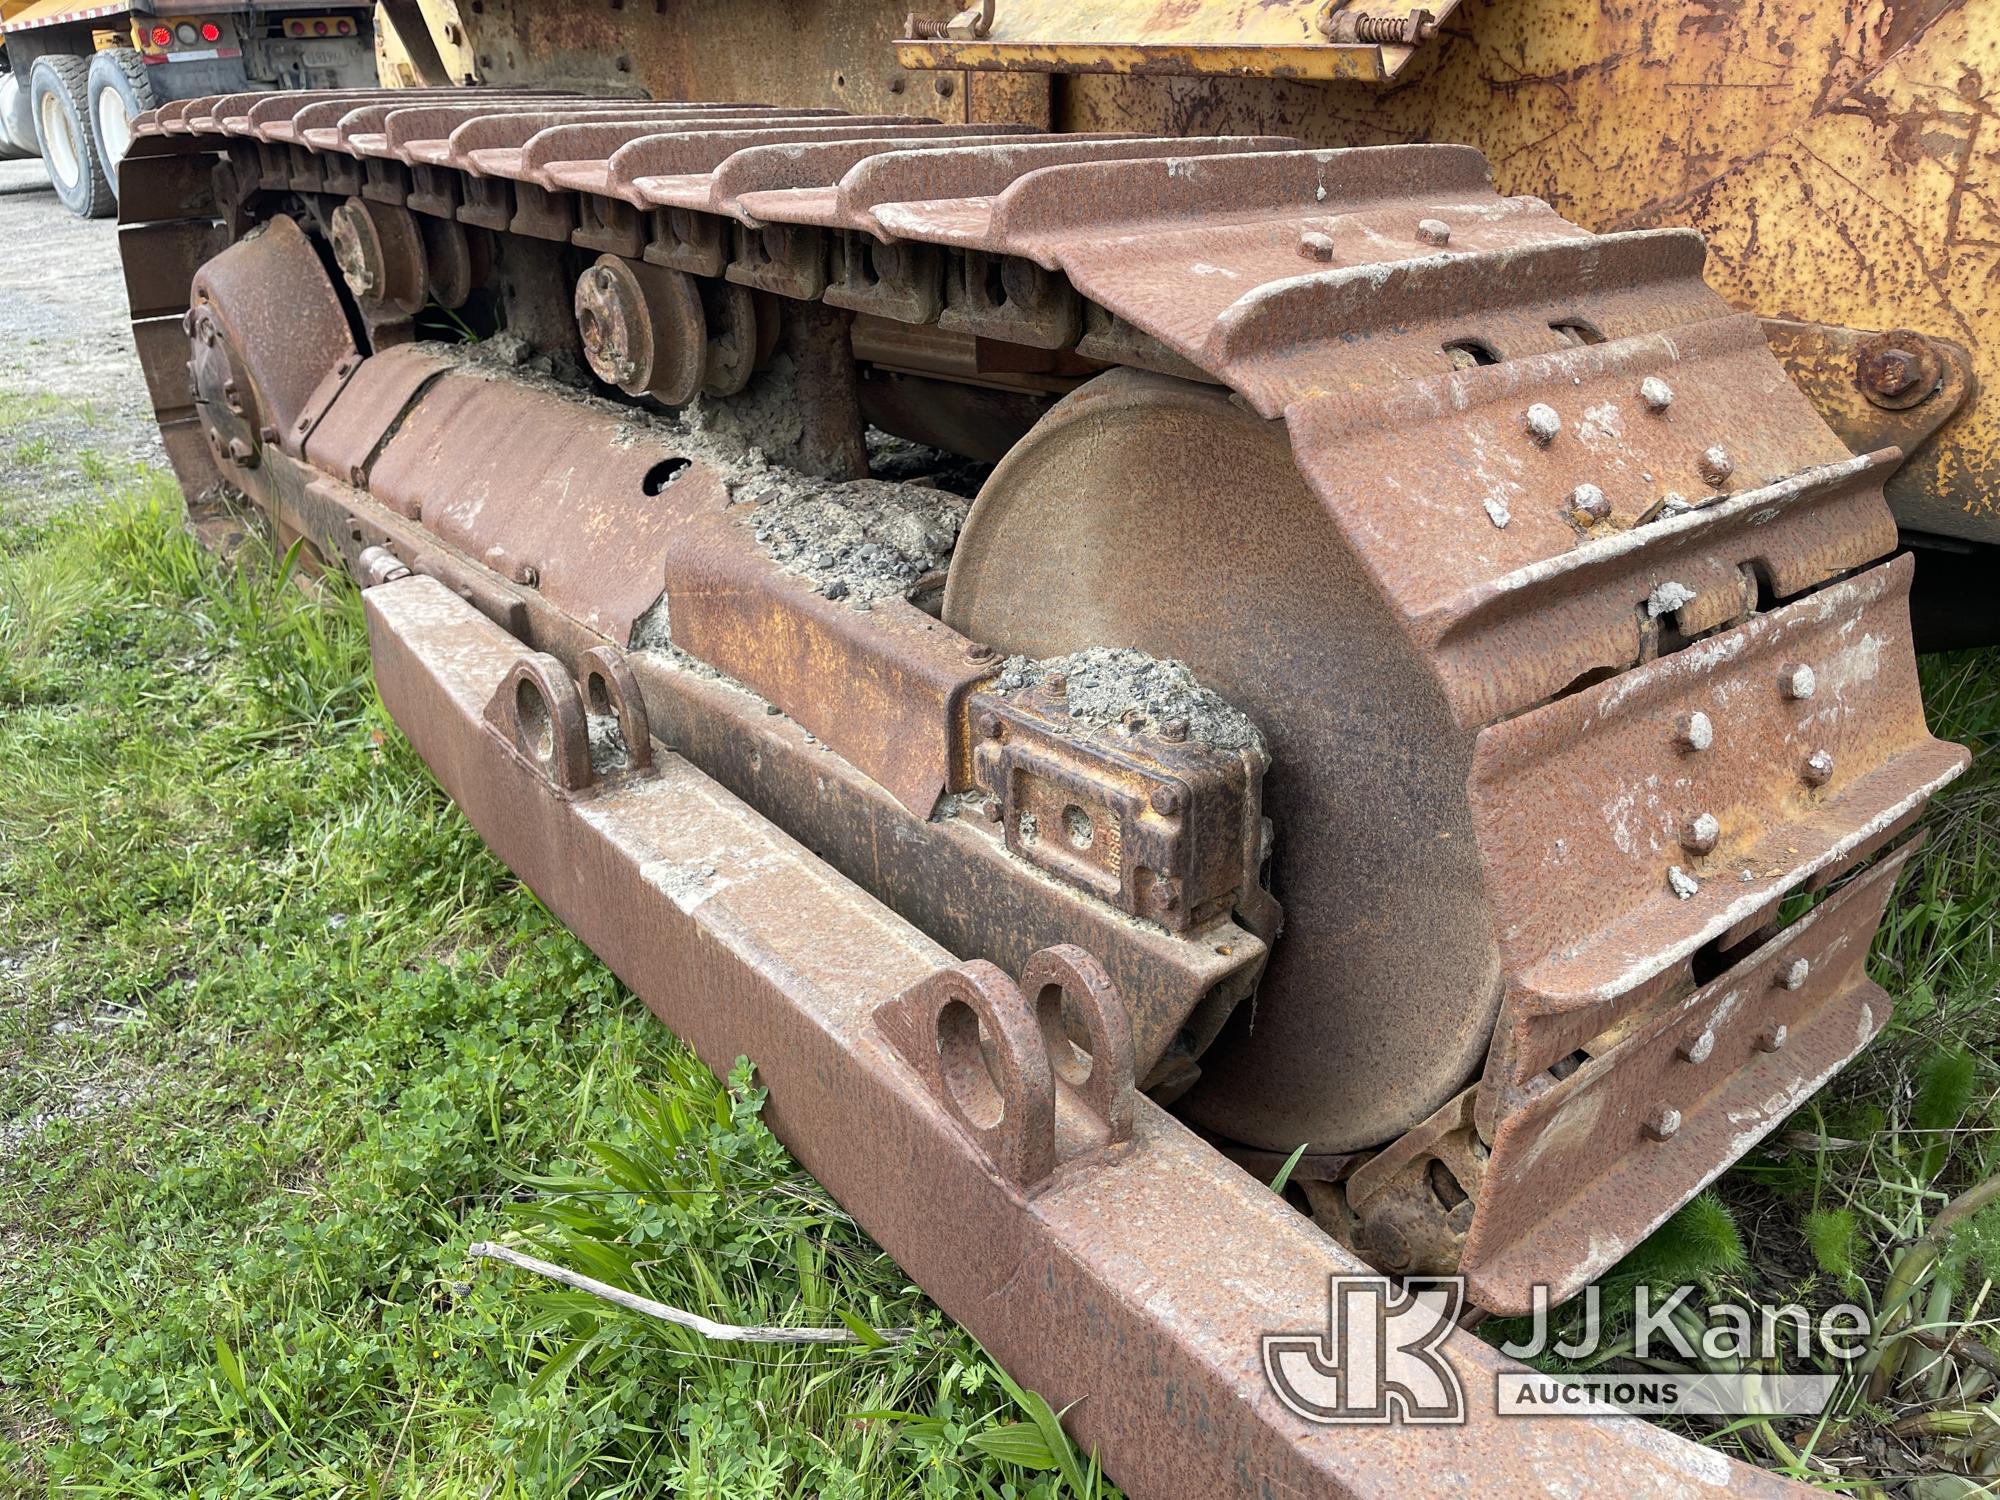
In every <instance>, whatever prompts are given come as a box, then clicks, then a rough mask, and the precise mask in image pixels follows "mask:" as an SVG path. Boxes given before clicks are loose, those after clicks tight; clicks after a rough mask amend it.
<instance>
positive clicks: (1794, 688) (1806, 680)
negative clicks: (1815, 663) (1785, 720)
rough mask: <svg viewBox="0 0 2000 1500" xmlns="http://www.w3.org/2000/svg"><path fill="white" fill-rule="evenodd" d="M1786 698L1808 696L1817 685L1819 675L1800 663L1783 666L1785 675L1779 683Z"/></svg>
mask: <svg viewBox="0 0 2000 1500" xmlns="http://www.w3.org/2000/svg"><path fill="white" fill-rule="evenodd" d="M1779 686H1780V688H1782V689H1783V691H1784V694H1785V696H1786V697H1787V698H1810V697H1811V696H1812V695H1813V693H1814V691H1815V690H1816V689H1817V688H1818V687H1819V675H1818V674H1817V673H1816V672H1814V671H1813V669H1812V668H1811V667H1808V666H1806V665H1804V664H1803V663H1801V664H1800V665H1798V666H1792V667H1787V668H1785V675H1784V677H1783V679H1782V680H1781V681H1780V683H1779Z"/></svg>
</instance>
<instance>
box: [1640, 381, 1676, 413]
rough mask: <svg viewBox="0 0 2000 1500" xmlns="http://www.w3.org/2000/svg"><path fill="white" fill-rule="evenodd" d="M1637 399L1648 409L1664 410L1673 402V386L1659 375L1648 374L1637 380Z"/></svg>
mask: <svg viewBox="0 0 2000 1500" xmlns="http://www.w3.org/2000/svg"><path fill="white" fill-rule="evenodd" d="M1639 399H1640V400H1641V401H1643V402H1645V403H1646V407H1647V409H1648V410H1649V411H1665V410H1666V409H1667V408H1668V407H1670V406H1672V405H1673V404H1674V388H1673V387H1672V386H1670V385H1668V384H1667V383H1666V382H1665V381H1664V380H1662V379H1660V377H1659V376H1657V375H1648V376H1647V377H1646V378H1645V379H1644V380H1642V381H1640V382H1639Z"/></svg>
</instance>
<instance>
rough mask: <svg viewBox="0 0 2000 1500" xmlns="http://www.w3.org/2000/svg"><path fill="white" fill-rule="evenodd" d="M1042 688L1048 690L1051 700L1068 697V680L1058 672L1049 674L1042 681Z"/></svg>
mask: <svg viewBox="0 0 2000 1500" xmlns="http://www.w3.org/2000/svg"><path fill="white" fill-rule="evenodd" d="M1042 686H1043V687H1044V688H1046V689H1048V694H1049V696H1050V697H1051V698H1067V697H1068V696H1069V679H1068V678H1067V677H1065V676H1063V674H1062V673H1060V672H1051V673H1050V674H1049V675H1048V676H1047V677H1046V678H1044V679H1043V681H1042Z"/></svg>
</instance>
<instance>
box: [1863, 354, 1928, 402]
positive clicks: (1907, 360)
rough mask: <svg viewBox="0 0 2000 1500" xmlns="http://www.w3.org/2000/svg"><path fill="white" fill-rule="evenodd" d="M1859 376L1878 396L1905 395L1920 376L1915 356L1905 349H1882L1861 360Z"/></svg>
mask: <svg viewBox="0 0 2000 1500" xmlns="http://www.w3.org/2000/svg"><path fill="white" fill-rule="evenodd" d="M1861 378H1862V380H1863V382H1865V383H1866V385H1867V387H1868V389H1869V390H1871V391H1873V392H1874V393H1875V394H1876V395H1878V396H1902V395H1906V394H1908V392H1909V391H1910V389H1911V388H1912V387H1913V386H1915V385H1916V383H1917V381H1918V379H1919V378H1920V376H1919V374H1918V362H1917V358H1916V356H1915V355H1913V354H1911V353H1910V352H1909V350H1907V349H1884V350H1882V351H1881V352H1880V353H1879V354H1874V355H1870V356H1869V357H1868V358H1867V359H1864V360H1863V361H1862V362H1861Z"/></svg>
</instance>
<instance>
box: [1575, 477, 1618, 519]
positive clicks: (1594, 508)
mask: <svg viewBox="0 0 2000 1500" xmlns="http://www.w3.org/2000/svg"><path fill="white" fill-rule="evenodd" d="M1610 515H1611V502H1610V501H1609V500H1607V499H1606V498H1605V496H1604V491H1603V490H1601V489H1599V488H1598V487H1597V486H1596V485H1594V484H1580V485H1578V486H1577V487H1576V488H1575V489H1573V490H1571V491H1570V492H1569V518H1570V519H1571V520H1572V521H1574V522H1576V524H1577V525H1579V526H1595V525H1596V524H1597V523H1598V522H1599V521H1603V520H1607V519H1608V518H1609V517H1610Z"/></svg>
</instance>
